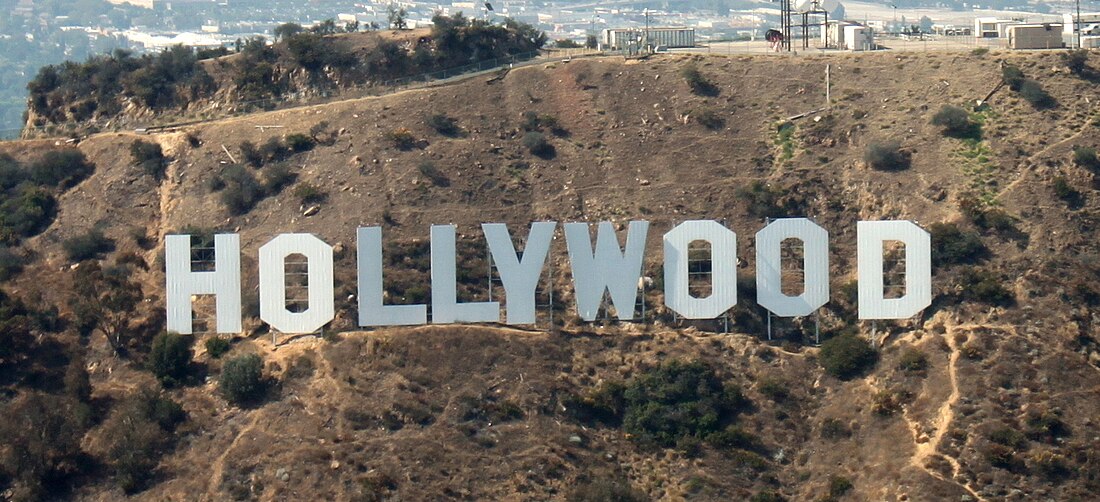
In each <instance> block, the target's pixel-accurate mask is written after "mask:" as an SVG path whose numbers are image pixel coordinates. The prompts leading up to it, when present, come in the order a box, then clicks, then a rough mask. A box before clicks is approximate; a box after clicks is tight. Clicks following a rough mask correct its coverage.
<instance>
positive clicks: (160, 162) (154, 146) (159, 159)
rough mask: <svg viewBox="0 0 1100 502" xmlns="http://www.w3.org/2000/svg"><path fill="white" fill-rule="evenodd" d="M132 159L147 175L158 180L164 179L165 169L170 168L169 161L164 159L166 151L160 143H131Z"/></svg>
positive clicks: (140, 141)
mask: <svg viewBox="0 0 1100 502" xmlns="http://www.w3.org/2000/svg"><path fill="white" fill-rule="evenodd" d="M130 159H131V160H132V161H133V162H134V165H136V166H138V167H140V168H141V170H142V172H144V173H145V174H148V175H149V176H152V177H153V178H154V179H156V180H160V179H161V178H164V169H165V168H166V167H167V166H168V160H167V159H165V158H164V151H163V150H162V149H161V147H160V144H159V143H151V142H148V141H142V140H140V139H138V140H134V142H133V143H130Z"/></svg>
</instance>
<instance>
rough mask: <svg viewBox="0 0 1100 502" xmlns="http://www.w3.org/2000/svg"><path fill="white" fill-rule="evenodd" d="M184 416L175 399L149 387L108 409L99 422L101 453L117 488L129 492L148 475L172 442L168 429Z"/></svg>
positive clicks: (148, 479) (136, 487)
mask: <svg viewBox="0 0 1100 502" xmlns="http://www.w3.org/2000/svg"><path fill="white" fill-rule="evenodd" d="M186 418H187V415H186V413H185V412H184V411H183V408H181V407H180V405H179V404H178V403H176V402H175V401H173V400H171V399H170V398H168V397H166V396H164V395H162V394H160V393H159V392H157V391H155V390H152V389H142V390H139V391H137V392H136V393H134V394H132V395H130V396H127V397H126V398H125V399H124V400H123V401H122V402H120V403H119V404H118V405H117V406H115V408H114V409H113V410H111V415H110V416H109V417H108V418H107V420H106V421H105V422H104V423H103V436H104V438H106V441H107V444H106V445H105V447H106V451H105V452H104V454H105V455H104V457H105V460H106V462H107V464H108V465H109V466H110V467H111V470H112V471H113V474H114V476H115V482H116V483H118V485H119V487H120V488H122V489H123V490H124V491H125V492H127V493H133V492H136V491H138V490H140V489H142V488H143V487H144V486H145V485H146V484H147V483H148V482H149V481H150V480H151V479H152V477H153V476H152V475H153V473H154V468H155V467H156V465H157V463H158V462H159V459H160V456H161V455H163V454H164V453H165V452H167V451H168V450H169V449H170V447H171V446H172V444H173V442H174V438H173V437H172V434H171V433H172V431H173V430H175V428H176V426H177V425H178V424H179V423H180V422H183V421H184V420H186Z"/></svg>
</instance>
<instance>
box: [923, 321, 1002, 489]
mask: <svg viewBox="0 0 1100 502" xmlns="http://www.w3.org/2000/svg"><path fill="white" fill-rule="evenodd" d="M990 327H991V326H986V325H977V324H969V325H956V326H946V328H947V331H946V332H945V333H944V335H943V337H944V340H945V341H946V343H947V346H948V347H949V348H950V349H951V355H950V356H949V358H948V362H947V376H948V380H949V382H950V386H951V392H950V393H949V394H948V396H947V399H945V400H944V401H943V403H941V404H940V408H939V410H938V411H937V412H936V416H935V418H933V419H932V421H931V423H932V425H931V427H929V428H928V430H930V431H931V434H927V432H928V431H927V430H926V429H925V427H924V426H922V425H921V424H920V423H919V422H917V421H916V420H913V419H911V418H909V413H908V410H904V411H903V412H902V417H903V418H904V419H905V421H906V422H907V423H908V425H909V429H910V430H911V431H912V433H913V442H914V446H915V447H916V450H915V451H914V453H913V456H912V457H910V464H912V466H913V467H916V468H917V469H921V470H923V471H925V472H927V473H928V475H929V476H932V477H933V478H936V479H938V480H940V481H943V482H945V483H950V484H954V485H957V486H959V487H961V488H962V489H964V490H966V492H967V493H968V494H969V495H970V496H971V497H973V498H974V499H975V500H977V501H979V502H985V501H986V499H985V498H984V497H982V496H981V495H979V494H978V492H977V491H976V490H974V489H973V488H972V487H971V486H970V484H969V483H966V482H961V481H959V480H958V479H956V478H957V477H958V476H959V472H960V470H961V467H960V465H959V461H958V459H956V458H954V457H951V456H949V455H944V454H940V453H938V451H937V450H938V449H939V446H940V443H942V442H943V437H944V435H945V434H946V433H947V430H948V429H949V428H950V425H951V422H953V421H954V420H955V406H956V405H957V404H958V402H959V399H960V397H961V392H960V391H959V375H958V361H959V356H960V355H961V354H962V352H961V351H960V350H959V347H958V342H957V341H956V340H955V334H956V333H957V332H960V331H969V330H973V329H977V328H982V329H985V328H990ZM1004 327H1005V328H1012V331H1015V327H1011V326H1004ZM933 456H938V457H939V458H942V459H943V460H944V461H946V462H947V463H948V464H950V465H951V477H950V478H948V477H946V476H944V475H943V474H942V473H940V472H939V471H937V470H936V469H934V468H930V467H929V466H928V461H929V460H930V459H931V458H932V457H933Z"/></svg>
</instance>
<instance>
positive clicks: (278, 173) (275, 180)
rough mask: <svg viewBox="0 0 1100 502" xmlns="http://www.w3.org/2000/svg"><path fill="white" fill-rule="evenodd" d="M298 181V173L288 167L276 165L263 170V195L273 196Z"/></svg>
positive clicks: (280, 164)
mask: <svg viewBox="0 0 1100 502" xmlns="http://www.w3.org/2000/svg"><path fill="white" fill-rule="evenodd" d="M297 179H298V173H296V172H294V171H293V170H292V169H291V168H290V165H288V164H286V163H278V164H275V165H272V166H269V167H266V168H264V184H263V195H265V196H266V195H274V194H277V193H279V192H281V191H283V189H284V188H286V187H288V186H290V185H291V184H292V183H294V181H295V180H297Z"/></svg>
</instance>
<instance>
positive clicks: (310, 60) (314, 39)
mask: <svg viewBox="0 0 1100 502" xmlns="http://www.w3.org/2000/svg"><path fill="white" fill-rule="evenodd" d="M286 49H287V52H288V53H289V54H290V57H291V59H292V60H293V61H294V63H296V64H297V65H298V66H300V67H302V68H304V69H305V70H306V71H308V72H310V73H317V72H319V71H321V70H322V69H324V68H337V69H339V68H350V67H351V66H353V65H355V63H356V58H355V55H354V54H352V53H351V52H350V51H348V50H347V49H345V48H344V47H342V46H341V45H340V44H338V43H337V42H336V41H335V40H334V39H331V38H327V37H324V36H322V35H318V34H314V33H299V34H296V35H292V36H290V37H287V38H286Z"/></svg>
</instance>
